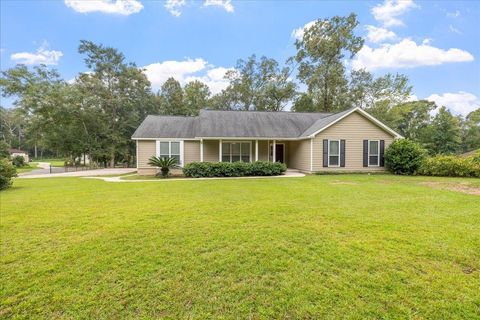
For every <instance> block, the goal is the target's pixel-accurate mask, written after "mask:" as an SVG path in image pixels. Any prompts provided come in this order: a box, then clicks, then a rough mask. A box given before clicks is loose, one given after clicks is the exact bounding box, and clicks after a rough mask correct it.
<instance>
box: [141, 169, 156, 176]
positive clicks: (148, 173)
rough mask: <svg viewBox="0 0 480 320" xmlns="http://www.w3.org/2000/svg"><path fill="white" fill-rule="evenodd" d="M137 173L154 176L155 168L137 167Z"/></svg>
mask: <svg viewBox="0 0 480 320" xmlns="http://www.w3.org/2000/svg"><path fill="white" fill-rule="evenodd" d="M137 174H138V175H139V176H154V175H155V174H157V168H138V169H137Z"/></svg>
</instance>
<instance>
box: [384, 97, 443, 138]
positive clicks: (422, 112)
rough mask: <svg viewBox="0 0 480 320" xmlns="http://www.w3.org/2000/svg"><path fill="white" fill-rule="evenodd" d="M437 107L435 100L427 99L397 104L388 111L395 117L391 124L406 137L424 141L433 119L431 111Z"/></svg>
mask: <svg viewBox="0 0 480 320" xmlns="http://www.w3.org/2000/svg"><path fill="white" fill-rule="evenodd" d="M436 108H437V106H436V105H435V103H434V102H431V101H427V100H419V101H411V102H405V103H401V104H398V105H395V106H394V107H392V108H391V109H390V110H389V111H388V112H389V113H390V114H391V115H392V117H391V118H392V119H393V120H392V121H391V123H389V124H390V125H391V126H392V127H393V128H395V129H396V130H397V132H398V133H400V134H401V135H402V136H404V137H405V138H409V139H412V140H414V141H417V142H424V141H423V139H424V134H425V130H426V128H427V127H428V125H429V123H430V120H431V116H430V112H431V111H433V110H434V109H436Z"/></svg>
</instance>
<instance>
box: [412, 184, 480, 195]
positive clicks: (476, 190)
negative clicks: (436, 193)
mask: <svg viewBox="0 0 480 320" xmlns="http://www.w3.org/2000/svg"><path fill="white" fill-rule="evenodd" d="M420 185H423V186H427V187H431V188H434V189H442V190H450V191H457V192H462V193H466V194H473V195H476V196H480V187H477V186H473V185H471V184H468V183H466V182H459V183H443V182H420Z"/></svg>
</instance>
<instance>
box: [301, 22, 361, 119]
mask: <svg viewBox="0 0 480 320" xmlns="http://www.w3.org/2000/svg"><path fill="white" fill-rule="evenodd" d="M357 26H358V21H357V16H356V15H355V14H353V13H352V14H350V15H349V16H348V17H340V16H335V17H333V18H331V19H323V20H322V19H319V20H317V21H316V22H315V24H314V25H313V26H311V27H310V28H308V29H307V30H305V31H304V34H303V38H302V39H299V40H297V41H296V42H295V45H296V48H297V54H296V56H295V57H294V59H295V61H297V62H298V64H299V72H298V78H299V79H300V81H301V82H303V83H305V84H306V85H307V91H308V93H309V94H310V95H311V96H312V97H313V100H314V104H315V106H316V110H317V111H323V112H331V111H337V110H343V109H347V108H348V107H349V106H348V99H347V98H348V81H347V79H346V76H345V67H344V65H343V60H344V59H345V56H348V57H349V58H350V59H352V58H353V57H354V56H355V54H357V52H358V51H360V49H361V48H362V46H363V42H364V40H363V39H362V38H361V37H358V36H355V34H354V30H355V28H356V27H357Z"/></svg>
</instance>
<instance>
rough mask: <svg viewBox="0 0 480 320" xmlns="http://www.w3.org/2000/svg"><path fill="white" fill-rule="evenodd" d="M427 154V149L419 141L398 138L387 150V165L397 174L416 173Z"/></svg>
mask: <svg viewBox="0 0 480 320" xmlns="http://www.w3.org/2000/svg"><path fill="white" fill-rule="evenodd" d="M425 155H426V152H425V150H424V149H423V148H422V147H421V146H420V145H419V144H418V143H415V142H413V141H411V140H408V139H397V140H395V141H393V142H392V143H391V144H390V146H388V148H387V150H386V151H385V166H386V167H387V169H388V170H390V171H391V172H393V173H395V174H405V175H411V174H415V173H416V172H417V170H418V169H419V168H420V166H421V164H422V162H423V160H424V159H425Z"/></svg>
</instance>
